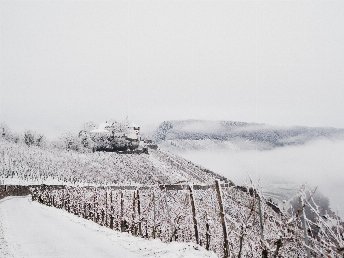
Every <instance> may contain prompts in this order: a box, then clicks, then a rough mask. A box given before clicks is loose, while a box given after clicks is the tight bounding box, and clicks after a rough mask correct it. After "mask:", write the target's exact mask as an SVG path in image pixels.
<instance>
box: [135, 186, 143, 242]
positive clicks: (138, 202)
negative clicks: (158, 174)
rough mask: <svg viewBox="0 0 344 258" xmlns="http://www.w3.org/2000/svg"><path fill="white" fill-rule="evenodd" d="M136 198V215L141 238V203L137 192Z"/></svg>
mask: <svg viewBox="0 0 344 258" xmlns="http://www.w3.org/2000/svg"><path fill="white" fill-rule="evenodd" d="M136 198H137V215H138V222H139V235H140V236H142V224H141V202H140V193H139V190H137V191H136Z"/></svg>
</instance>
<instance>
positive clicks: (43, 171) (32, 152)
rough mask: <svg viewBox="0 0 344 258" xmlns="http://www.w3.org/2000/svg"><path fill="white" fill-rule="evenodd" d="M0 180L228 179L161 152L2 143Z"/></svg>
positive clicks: (117, 181)
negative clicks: (92, 150)
mask: <svg viewBox="0 0 344 258" xmlns="http://www.w3.org/2000/svg"><path fill="white" fill-rule="evenodd" d="M0 171H2V172H1V174H0V180H2V181H4V183H16V184H18V183H22V184H35V183H46V184H51V183H54V184H157V183H159V184H170V183H178V182H184V181H186V182H192V183H208V182H213V181H214V180H215V179H216V178H219V179H222V180H225V178H223V177H221V176H219V175H217V174H215V173H213V172H211V171H209V170H206V169H204V168H201V167H199V166H197V165H195V164H193V163H192V162H190V161H187V160H185V159H183V158H181V157H178V156H175V155H173V154H168V153H165V152H162V151H159V150H151V151H150V153H149V154H118V153H105V152H96V153H77V152H74V151H62V150H58V149H42V148H38V147H27V146H25V145H23V144H16V143H11V142H7V141H5V140H0Z"/></svg>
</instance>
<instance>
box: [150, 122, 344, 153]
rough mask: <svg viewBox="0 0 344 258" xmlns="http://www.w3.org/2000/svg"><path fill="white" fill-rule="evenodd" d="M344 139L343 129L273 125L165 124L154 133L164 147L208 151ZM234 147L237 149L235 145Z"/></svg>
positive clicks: (263, 147)
mask: <svg viewBox="0 0 344 258" xmlns="http://www.w3.org/2000/svg"><path fill="white" fill-rule="evenodd" d="M338 137H343V138H344V129H337V128H330V127H305V126H293V127H282V126H271V125H266V124H258V123H246V122H238V121H208V120H174V121H164V122H162V123H161V124H160V125H159V127H158V128H157V129H156V131H155V133H154V139H155V141H156V142H157V143H158V144H160V145H161V146H162V147H167V146H166V145H168V146H169V148H177V149H180V150H183V149H186V150H187V149H203V148H205V149H208V148H212V147H235V148H248V149H249V148H258V149H272V148H276V147H283V146H288V145H300V144H305V143H306V142H309V141H312V140H316V139H335V138H338ZM233 144H234V146H233Z"/></svg>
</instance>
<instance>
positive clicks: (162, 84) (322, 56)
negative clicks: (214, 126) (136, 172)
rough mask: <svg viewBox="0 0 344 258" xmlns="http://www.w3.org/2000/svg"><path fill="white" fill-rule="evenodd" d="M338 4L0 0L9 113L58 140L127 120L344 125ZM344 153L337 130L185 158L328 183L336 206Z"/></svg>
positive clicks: (16, 126) (236, 173) (1, 66)
mask: <svg viewBox="0 0 344 258" xmlns="http://www.w3.org/2000/svg"><path fill="white" fill-rule="evenodd" d="M343 14H344V2H343V1H341V0H338V1H335V0H329V1H322V0H314V1H306V0H290V1H279V0H277V1H268V0H261V1H259V0H257V1H247V0H242V1H239V0H235V1H217V0H215V1H206V0H198V1H197V0H183V1H181V0H145V1H142V0H116V1H86V0H85V1H83V0H78V1H74V0H64V1H55V0H51V1H30V0H22V1H17V0H0V121H2V122H5V123H7V124H8V125H9V126H10V127H11V128H12V129H13V130H16V131H20V132H21V131H24V130H25V129H33V130H37V131H39V132H42V133H44V134H45V135H47V136H48V137H50V138H55V137H57V136H59V135H60V134H61V133H62V132H64V131H69V130H74V131H76V130H78V129H80V126H81V125H82V124H83V123H84V122H85V121H96V122H102V121H105V120H107V119H109V118H116V119H124V118H125V117H128V118H129V120H131V121H134V122H136V123H139V124H141V125H143V130H147V131H152V130H153V129H154V128H155V126H157V125H158V124H159V123H160V122H162V121H164V120H171V119H188V118H193V119H206V120H235V121H247V122H259V123H267V124H272V125H278V126H283V125H284V126H290V125H306V126H322V127H337V128H344V116H343V115H342V113H343V110H344V85H343V83H344V65H343V62H344V61H343V60H344V47H343V46H344V30H343V29H342V25H343V24H344V15H343ZM342 153H344V144H343V141H340V140H338V141H335V140H333V141H317V142H311V143H306V144H304V145H302V146H291V147H282V148H277V149H272V150H256V149H252V150H241V149H231V148H229V149H226V150H221V151H214V150H197V151H189V152H183V153H181V155H184V156H185V157H187V158H189V159H191V160H192V161H195V162H197V163H200V164H202V165H204V166H207V167H209V168H211V169H213V170H215V171H218V172H221V173H222V174H224V175H226V176H227V177H228V178H230V179H232V180H233V181H235V182H237V183H240V182H243V180H244V178H247V175H251V176H253V177H256V178H261V179H262V181H265V182H266V184H268V183H269V180H270V179H271V178H274V180H275V178H278V179H281V182H282V184H288V182H291V184H294V183H297V184H299V183H303V182H308V183H310V184H312V185H319V187H320V188H321V190H322V191H323V192H324V193H325V194H326V195H327V196H329V197H330V199H331V201H332V200H333V203H334V204H335V205H336V206H335V207H334V208H336V207H337V206H340V204H341V203H342V201H341V200H340V196H342V195H343V194H344V193H343V190H342V189H343V187H342V185H343V182H344V178H343V173H342V171H343V169H344V165H343V164H344V163H343V161H342V157H341V156H342ZM272 176H273V177H272ZM275 181H276V180H275Z"/></svg>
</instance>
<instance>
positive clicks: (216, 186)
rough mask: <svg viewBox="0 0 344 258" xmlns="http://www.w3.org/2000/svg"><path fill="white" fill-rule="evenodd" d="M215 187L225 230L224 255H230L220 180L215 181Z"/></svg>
mask: <svg viewBox="0 0 344 258" xmlns="http://www.w3.org/2000/svg"><path fill="white" fill-rule="evenodd" d="M215 188H216V193H217V200H218V202H219V206H220V218H221V224H222V230H223V240H224V241H223V253H224V254H223V256H224V257H229V243H228V234H227V224H226V219H225V211H224V208H223V199H222V191H221V186H220V182H219V180H216V181H215Z"/></svg>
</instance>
